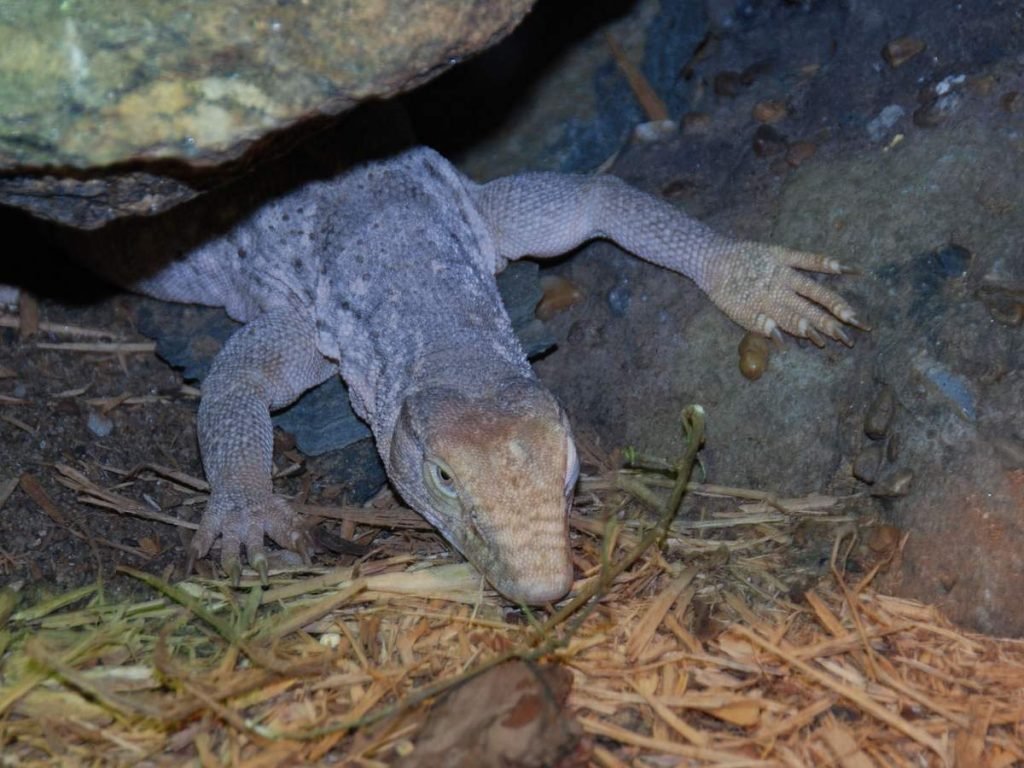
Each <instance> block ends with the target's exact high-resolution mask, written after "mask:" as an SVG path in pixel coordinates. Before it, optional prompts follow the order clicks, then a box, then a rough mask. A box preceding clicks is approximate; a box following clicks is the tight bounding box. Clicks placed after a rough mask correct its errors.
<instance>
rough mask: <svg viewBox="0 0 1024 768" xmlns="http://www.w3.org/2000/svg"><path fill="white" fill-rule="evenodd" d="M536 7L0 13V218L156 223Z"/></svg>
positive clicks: (108, 5) (330, 3)
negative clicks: (303, 131)
mask: <svg viewBox="0 0 1024 768" xmlns="http://www.w3.org/2000/svg"><path fill="white" fill-rule="evenodd" d="M531 5H532V0H460V1H459V2H451V0H324V1H323V2H316V3H307V2H294V1H292V0H280V1H279V2H276V3H264V2H254V1H253V0H220V1H219V2H216V3H209V2H205V1H201V0H174V1H173V2H166V0H133V2H131V3H119V2H110V1H109V0H76V1H75V2H68V3H55V2H35V1H34V0H11V2H3V3H0V105H2V107H0V203H4V204H7V205H12V206H16V207H20V208H25V209H27V210H30V211H31V212H32V213H34V214H36V215H37V216H41V217H44V218H49V219H53V220H56V221H59V222H61V223H64V224H69V225H71V226H74V227H80V228H94V227H98V226H101V225H103V224H104V223H106V222H108V221H110V220H112V219H114V218H117V217H119V216H125V215H140V214H151V213H155V212H158V211H161V210H165V209H167V208H169V207H171V206H173V205H175V204H177V203H180V202H183V201H185V200H188V199H190V198H192V197H195V196H196V195H197V194H198V193H199V192H201V191H202V190H203V189H205V188H207V187H209V186H211V185H213V184H214V183H218V182H220V181H221V180H223V178H224V174H225V173H228V174H232V172H233V171H235V170H241V165H242V164H241V163H238V164H236V165H237V167H235V168H228V169H225V168H224V167H223V164H224V163H225V162H227V161H234V160H238V159H239V158H242V157H243V155H245V153H246V151H247V150H249V149H250V148H251V147H252V146H253V145H254V144H255V143H256V142H258V141H261V140H264V139H265V137H267V136H268V134H271V133H273V132H279V131H280V130H281V129H283V128H287V127H289V126H292V125H294V124H296V123H299V122H301V121H303V120H308V119H309V118H312V117H316V116H321V115H337V114H339V113H341V112H344V111H346V110H348V109H350V108H351V107H353V106H354V105H356V104H358V103H360V102H362V101H365V100H368V99H375V98H381V97H386V96H389V95H391V94H395V93H399V92H402V91H405V90H407V89H409V88H412V87H414V86H416V85H418V84H420V83H422V82H424V81H426V80H428V79H430V78H431V77H434V76H435V75H437V74H439V73H441V72H443V71H444V70H445V69H447V68H448V67H450V66H451V65H453V64H455V63H457V62H458V61H459V60H460V59H463V58H465V57H466V56H469V55H470V54H473V53H475V52H476V51H479V50H481V49H483V48H486V47H487V46H489V45H491V44H492V43H494V42H496V41H497V40H498V39H500V38H501V37H503V36H504V35H505V34H507V33H508V32H509V31H511V30H512V29H513V28H514V27H515V26H516V24H518V23H519V21H520V20H521V19H522V18H523V16H525V14H526V13H527V11H529V9H530V6H531ZM289 139H290V140H291V141H294V136H289ZM213 166H221V167H220V168H219V170H218V172H217V173H216V174H211V173H209V172H207V171H208V169H210V168H212V167H213Z"/></svg>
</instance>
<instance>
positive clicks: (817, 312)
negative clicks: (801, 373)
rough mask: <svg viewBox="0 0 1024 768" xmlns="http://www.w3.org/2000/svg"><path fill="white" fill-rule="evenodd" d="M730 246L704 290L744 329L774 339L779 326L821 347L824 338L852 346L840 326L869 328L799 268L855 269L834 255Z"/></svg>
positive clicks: (749, 245)
mask: <svg viewBox="0 0 1024 768" xmlns="http://www.w3.org/2000/svg"><path fill="white" fill-rule="evenodd" d="M734 248H735V250H733V251H732V252H731V253H730V254H728V255H726V256H723V257H720V258H719V259H718V260H717V262H716V264H715V266H714V268H713V269H712V270H711V274H710V275H709V278H708V286H707V292H708V295H710V296H711V298H712V299H713V300H714V302H715V303H716V304H717V305H718V306H719V307H720V308H721V309H722V311H724V312H725V313H726V314H727V315H728V316H729V317H730V318H732V319H733V320H735V321H736V322H737V323H739V324H740V325H742V326H743V327H744V328H746V329H747V330H749V331H753V332H754V333H759V334H761V335H762V336H769V337H772V338H774V339H775V340H776V341H778V340H780V339H781V334H780V333H779V329H780V328H781V329H782V330H783V331H786V332H787V333H789V334H792V335H793V336H797V337H800V338H805V339H809V340H810V341H811V342H812V343H813V344H815V345H817V346H819V347H823V346H825V337H826V336H827V337H829V338H832V339H835V340H836V341H839V342H842V343H843V344H845V345H846V346H848V347H851V346H853V340H852V339H851V338H850V336H849V335H848V334H847V333H846V331H845V330H844V328H843V324H846V325H851V326H854V327H856V328H860V329H862V330H865V331H867V330H871V329H870V328H869V327H868V326H867V325H866V324H864V323H862V322H861V321H860V320H859V319H858V318H857V314H856V312H855V311H854V309H853V307H852V306H850V305H849V304H848V303H847V302H846V300H845V299H843V297H842V296H840V295H839V294H838V293H836V292H835V291H833V290H832V289H831V288H828V287H826V286H824V285H822V284H821V283H818V282H816V281H814V280H812V279H811V278H810V277H808V276H807V275H805V274H803V273H802V272H801V271H800V270H806V271H811V272H825V273H828V274H834V275H839V274H849V273H851V272H853V270H850V269H848V268H847V267H845V266H844V265H842V264H841V263H839V262H838V261H836V260H835V259H832V258H829V257H827V256H821V255H818V254H814V253H806V252H803V251H792V250H789V249H788V248H782V247H780V246H777V245H766V244H763V243H753V242H738V243H735V245H734Z"/></svg>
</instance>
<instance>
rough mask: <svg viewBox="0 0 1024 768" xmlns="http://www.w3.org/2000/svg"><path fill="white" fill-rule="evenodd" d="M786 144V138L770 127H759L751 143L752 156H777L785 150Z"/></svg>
mask: <svg viewBox="0 0 1024 768" xmlns="http://www.w3.org/2000/svg"><path fill="white" fill-rule="evenodd" d="M786 143H787V142H786V137H785V136H783V135H782V134H781V133H779V132H778V131H777V130H775V129H774V128H772V127H771V126H770V125H759V126H758V127H757V130H756V131H754V139H753V141H752V142H751V144H752V146H753V149H754V154H755V155H757V156H758V157H771V156H772V155H777V154H778V153H780V152H782V151H783V150H784V149H785V148H786Z"/></svg>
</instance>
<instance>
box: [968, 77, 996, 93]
mask: <svg viewBox="0 0 1024 768" xmlns="http://www.w3.org/2000/svg"><path fill="white" fill-rule="evenodd" d="M967 87H968V88H970V90H971V92H972V93H976V94H977V95H979V96H988V95H989V94H990V93H992V89H993V88H995V87H996V78H995V76H994V75H982V76H980V77H972V78H971V79H969V80H968V81H967Z"/></svg>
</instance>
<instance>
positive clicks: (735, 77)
mask: <svg viewBox="0 0 1024 768" xmlns="http://www.w3.org/2000/svg"><path fill="white" fill-rule="evenodd" d="M712 85H713V88H714V89H715V93H716V94H718V95H719V96H735V95H736V94H738V93H739V92H740V91H741V90H743V80H742V77H741V75H740V73H739V72H732V71H726V72H719V73H718V74H717V75H715V79H714V81H713V84H712Z"/></svg>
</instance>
